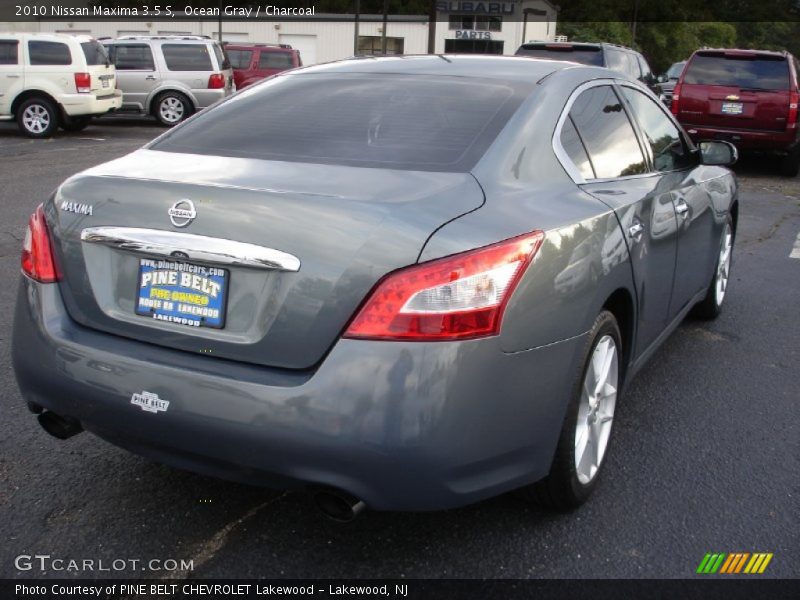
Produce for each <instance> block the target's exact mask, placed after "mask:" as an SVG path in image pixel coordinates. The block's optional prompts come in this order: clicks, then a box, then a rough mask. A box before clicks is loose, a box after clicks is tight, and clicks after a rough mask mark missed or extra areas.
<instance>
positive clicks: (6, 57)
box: [0, 33, 122, 138]
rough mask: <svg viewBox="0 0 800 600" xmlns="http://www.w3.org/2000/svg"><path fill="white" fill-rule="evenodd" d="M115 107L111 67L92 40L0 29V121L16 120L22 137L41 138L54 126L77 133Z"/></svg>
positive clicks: (116, 97) (119, 99)
mask: <svg viewBox="0 0 800 600" xmlns="http://www.w3.org/2000/svg"><path fill="white" fill-rule="evenodd" d="M120 106H122V92H120V91H119V90H117V89H116V70H115V69H114V66H113V65H112V64H111V62H110V61H109V59H108V54H107V53H106V51H105V48H103V45H102V44H100V42H98V41H97V40H95V39H94V38H91V37H89V36H70V35H60V34H49V33H48V34H45V33H0V120H4V121H10V120H12V119H16V120H17V123H18V124H19V128H20V130H21V131H22V132H23V133H24V134H25V135H27V136H29V137H34V138H44V137H50V136H51V135H53V133H55V131H56V129H57V128H58V127H59V126H61V127H62V128H63V129H65V130H66V131H80V130H81V129H83V128H84V127H86V126H87V125H88V124H89V121H90V119H91V118H92V116H93V115H102V114H104V113H107V112H108V111H110V110H116V109H118V108H119V107H120Z"/></svg>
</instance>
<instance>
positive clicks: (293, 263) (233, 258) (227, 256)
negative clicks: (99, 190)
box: [81, 227, 300, 272]
mask: <svg viewBox="0 0 800 600" xmlns="http://www.w3.org/2000/svg"><path fill="white" fill-rule="evenodd" d="M81 241H82V242H86V243H88V244H101V245H103V246H109V247H111V248H118V249H119V250H126V251H128V252H134V253H136V254H144V255H147V256H158V257H164V258H172V259H176V260H190V261H198V262H201V263H213V264H217V265H229V266H237V267H254V268H258V269H273V270H277V271H290V272H297V271H299V270H300V259H299V258H297V257H296V256H293V255H291V254H287V253H286V252H281V251H280V250H275V249H273V248H265V247H264V246H256V245H255V244H247V243H244V242H235V241H233V240H225V239H221V238H213V237H207V236H204V235H194V234H192V233H178V232H176V231H162V230H159V229H141V228H137V227H87V228H86V229H84V230H83V231H82V232H81Z"/></svg>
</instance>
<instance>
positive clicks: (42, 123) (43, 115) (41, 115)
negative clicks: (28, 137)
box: [22, 104, 50, 134]
mask: <svg viewBox="0 0 800 600" xmlns="http://www.w3.org/2000/svg"><path fill="white" fill-rule="evenodd" d="M22 122H23V124H24V125H25V129H27V130H28V131H30V132H31V133H35V134H40V133H43V132H44V131H46V130H47V128H48V127H49V126H50V112H49V111H48V110H47V108H45V107H44V106H42V105H41V104H31V105H29V106H28V107H27V108H26V109H25V111H24V112H23V113H22Z"/></svg>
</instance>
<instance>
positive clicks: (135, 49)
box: [111, 44, 156, 71]
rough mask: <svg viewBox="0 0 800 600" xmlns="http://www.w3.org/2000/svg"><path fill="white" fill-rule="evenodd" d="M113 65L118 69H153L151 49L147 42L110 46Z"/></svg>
mask: <svg viewBox="0 0 800 600" xmlns="http://www.w3.org/2000/svg"><path fill="white" fill-rule="evenodd" d="M111 54H112V57H113V59H114V66H115V67H116V68H117V69H118V70H120V71H154V70H155V68H156V67H155V64H154V62H153V51H152V50H150V46H148V45H147V44H119V45H116V46H112V49H111Z"/></svg>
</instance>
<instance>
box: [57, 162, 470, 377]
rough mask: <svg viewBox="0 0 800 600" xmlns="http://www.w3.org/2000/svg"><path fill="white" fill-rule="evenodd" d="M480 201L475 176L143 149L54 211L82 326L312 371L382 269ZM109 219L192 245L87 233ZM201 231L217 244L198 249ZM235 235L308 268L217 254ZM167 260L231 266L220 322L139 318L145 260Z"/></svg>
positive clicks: (70, 295)
mask: <svg viewBox="0 0 800 600" xmlns="http://www.w3.org/2000/svg"><path fill="white" fill-rule="evenodd" d="M298 182H301V183H298ZM188 200H191V203H192V207H191V210H190V208H189V205H188V204H187V203H186V201H188ZM482 203H483V193H482V191H481V189H480V187H479V186H478V184H477V182H476V181H475V179H474V178H473V177H472V176H471V175H470V174H469V173H442V172H421V171H399V170H391V169H380V168H363V167H347V166H338V165H322V164H310V163H290V162H279V161H268V160H261V159H252V158H228V157H219V156H209V155H193V154H179V153H174V152H169V153H166V152H160V151H154V150H140V151H137V152H136V153H134V154H132V155H129V156H128V157H124V158H122V159H119V160H117V161H113V162H111V163H107V164H105V165H101V166H100V167H96V168H94V169H92V170H90V171H87V172H85V173H83V174H81V175H78V176H76V177H73V178H72V179H70V180H68V181H67V182H65V183H64V184H63V185H62V187H61V188H60V189H59V191H58V192H57V194H56V197H55V201H54V202H53V203H49V204H48V206H47V210H48V220H49V222H50V224H51V231H52V235H53V238H54V247H55V252H56V256H57V260H58V262H59V264H60V265H61V266H62V271H63V280H62V281H61V283H60V287H61V292H62V296H63V297H64V301H65V305H66V307H67V310H68V311H69V313H70V315H71V316H72V318H73V319H75V320H76V321H77V322H79V323H80V324H82V325H84V326H87V327H91V328H95V329H98V330H102V331H105V332H108V333H113V334H117V335H120V336H124V337H129V338H133V339H138V340H141V341H146V342H150V343H154V344H160V345H164V346H169V347H172V348H177V349H181V350H186V351H190V352H196V353H203V354H207V355H211V356H216V357H220V358H227V359H232V360H238V361H245V362H251V363H257V364H262V365H269V366H274V367H282V368H289V369H305V368H311V367H313V366H314V365H315V364H317V363H318V362H319V361H320V360H321V359H322V358H323V357H324V355H325V353H326V352H327V351H328V349H329V348H330V347H331V345H332V344H333V343H334V342H335V341H336V339H338V337H339V335H340V333H341V332H342V331H343V329H344V328H345V326H346V325H347V323H348V321H349V320H350V319H351V317H352V316H353V314H354V313H355V312H356V309H357V308H358V306H359V304H360V303H361V302H362V301H363V299H364V298H365V297H366V296H367V294H368V293H369V291H370V289H371V288H372V287H373V286H374V285H375V283H376V282H377V281H378V280H379V279H380V278H381V277H382V276H384V275H385V274H386V273H388V272H390V271H392V270H394V269H397V268H399V267H402V266H406V265H409V264H413V263H414V262H416V261H417V258H418V256H419V253H420V252H421V250H422V248H423V246H424V244H425V242H426V240H427V239H428V237H429V236H430V235H431V234H432V233H433V232H434V231H435V230H436V229H437V228H438V227H440V226H441V225H442V224H444V223H445V222H447V221H449V220H451V219H453V218H456V217H458V216H460V215H462V214H464V213H466V212H469V211H471V210H474V209H475V208H477V207H479V206H480V205H481V204H482ZM192 213H193V216H194V218H191V217H192ZM108 227H117V228H119V227H121V228H125V230H126V231H127V232H129V233H130V232H131V231H134V230H136V231H139V232H141V231H145V232H149V233H147V235H148V236H150V238H149V239H150V240H151V241H152V236H153V235H160V234H159V233H158V232H164V233H165V234H169V236H171V237H170V239H173V240H174V239H184V240H189V241H190V242H191V243H187V245H186V247H185V248H183V249H181V248H180V247H176V251H175V252H174V253H170V252H166V253H163V252H161V253H159V252H153V248H152V247H150V249H149V250H148V249H144V250H142V248H141V247H137V246H136V245H135V244H133V245H131V244H130V243H128V245H126V244H109V243H96V240H95V241H92V240H91V239H89V238H90V237H91V235H92V234H93V233H92V232H95V233H96V232H97V228H108ZM87 231H88V232H89V235H88V236H87V233H85V232H87ZM103 231H105V232H106V233H107V232H108V231H109V230H108V229H104V230H103ZM113 231H115V232H116V233H115V234H118V233H119V230H113ZM153 232H155V234H154V233H153ZM185 235H188V236H196V237H194V238H186V237H184V238H181V236H185ZM82 236H83V238H84V239H83V240H82ZM169 236H168V237H169ZM161 237H162V238H163V236H161ZM202 237H205V238H211V242H209V243H208V244H206V245H205V246H203V245H202V243H201V244H200V246H198V243H197V242H198V238H202ZM224 240H229V241H231V242H236V243H240V244H249V245H252V246H257V247H260V248H266V249H268V250H273V251H276V252H278V253H279V255H280V256H283V257H286V256H289V257H294V258H296V259H297V261H298V265H297V266H298V269H297V270H292V269H291V268H289V269H283V268H263V267H260V266H258V265H256V266H253V265H252V264H250V265H248V264H239V263H235V262H234V264H218V263H215V262H213V260H212V261H211V262H209V260H207V259H208V258H209V256H211V254H213V253H214V252H216V251H217V250H218V248H217V247H216V244H218V243H219V241H224ZM201 241H202V240H201ZM204 252H205V254H204ZM236 252H238V250H236V251H232V254H235V253H236ZM148 257H149V258H148ZM156 258H158V259H166V260H167V261H168V262H172V263H180V264H188V265H200V266H206V267H209V268H211V267H219V268H223V269H224V270H225V271H226V272H227V275H226V277H227V279H226V281H227V284H226V285H227V289H226V290H225V298H224V301H223V302H222V305H221V310H222V313H223V315H222V316H223V317H224V319H223V321H224V322H222V323H221V324H222V327H217V328H215V327H205V326H188V325H185V324H178V323H175V322H165V321H161V320H158V319H156V318H152V315H150V316H148V315H147V314H137V308H142V307H141V306H140V304H141V303H140V301H139V300H138V298H139V293H140V290H141V289H142V280H140V277H143V275H142V273H143V272H144V271H145V270H147V269H142V265H143V264H145V266H146V263H143V262H142V261H143V260H145V261H146V260H150V259H156ZM290 262H291V261H290ZM209 285H210V284H209ZM201 288H202V286H201ZM183 291H184V292H186V293H188V294H191V293H194V292H198V293H201V294H202V292H203V289H198V290H183ZM205 291H208V289H207V288H206V289H205ZM183 299H185V296H180V297H179V300H183ZM144 308H147V307H146V306H145V307H144Z"/></svg>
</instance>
